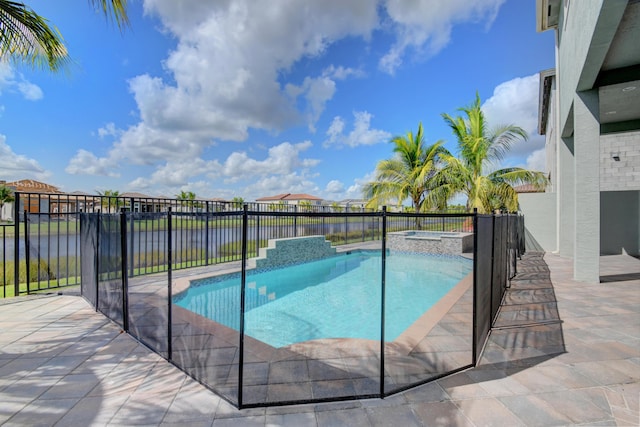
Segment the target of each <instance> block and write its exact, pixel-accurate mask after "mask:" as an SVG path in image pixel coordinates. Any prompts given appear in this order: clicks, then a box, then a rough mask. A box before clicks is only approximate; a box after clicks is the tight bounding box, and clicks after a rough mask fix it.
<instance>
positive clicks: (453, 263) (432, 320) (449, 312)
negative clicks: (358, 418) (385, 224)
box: [384, 215, 473, 394]
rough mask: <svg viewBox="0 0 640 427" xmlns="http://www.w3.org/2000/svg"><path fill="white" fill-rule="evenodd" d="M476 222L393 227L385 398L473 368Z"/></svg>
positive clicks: (441, 220) (412, 221)
mask: <svg viewBox="0 0 640 427" xmlns="http://www.w3.org/2000/svg"><path fill="white" fill-rule="evenodd" d="M407 219H408V221H407ZM469 219H472V218H471V217H452V216H449V217H431V216H430V217H425V216H417V215H416V216H413V217H409V218H403V220H405V222H404V227H399V225H400V224H398V222H397V221H394V220H393V218H392V219H391V221H390V222H391V223H392V224H394V222H395V224H394V225H395V226H394V227H393V228H392V230H393V231H392V232H391V233H388V234H387V239H386V242H387V249H388V256H387V259H386V260H387V263H386V282H385V283H386V298H385V347H384V348H385V358H384V361H385V393H386V394H389V393H393V392H396V391H399V390H402V389H405V388H408V387H409V386H411V385H414V384H417V383H421V382H425V381H428V380H429V379H432V378H436V377H440V376H443V375H445V374H447V373H449V372H452V371H455V370H458V369H460V368H463V367H468V366H469V365H471V364H472V363H473V352H472V349H473V261H472V260H471V259H469V258H468V257H469V256H471V255H472V254H473V226H472V225H471V228H469V226H468V224H467V221H468V220H469ZM454 231H455V233H454ZM466 231H470V233H467V232H466ZM460 232H465V233H460ZM463 242H466V245H465V244H463ZM465 256H466V257H465Z"/></svg>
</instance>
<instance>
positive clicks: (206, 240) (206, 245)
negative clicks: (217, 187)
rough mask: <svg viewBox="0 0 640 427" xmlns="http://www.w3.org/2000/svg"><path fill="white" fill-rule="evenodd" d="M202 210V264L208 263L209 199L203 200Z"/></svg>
mask: <svg viewBox="0 0 640 427" xmlns="http://www.w3.org/2000/svg"><path fill="white" fill-rule="evenodd" d="M205 206H206V208H205V212H204V265H209V201H208V200H207V201H206V202H205Z"/></svg>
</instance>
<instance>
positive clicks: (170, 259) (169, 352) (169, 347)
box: [167, 206, 173, 360]
mask: <svg viewBox="0 0 640 427" xmlns="http://www.w3.org/2000/svg"><path fill="white" fill-rule="evenodd" d="M171 221H172V219H171V206H169V210H168V211H167V281H168V283H167V289H168V292H167V306H168V307H167V308H168V311H167V359H169V360H172V358H173V357H172V352H173V348H172V346H173V344H172V342H171V341H172V339H171V332H172V329H171V323H172V322H173V317H172V315H171V295H172V294H173V286H172V284H171V282H172V281H173V279H172V276H171V272H172V264H173V255H172V253H171V250H172V247H173V245H172V240H173V238H172V236H171Z"/></svg>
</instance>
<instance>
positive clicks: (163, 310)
mask: <svg viewBox="0 0 640 427" xmlns="http://www.w3.org/2000/svg"><path fill="white" fill-rule="evenodd" d="M123 215H124V214H123ZM162 219H166V215H164V214H161V213H155V214H150V213H127V214H126V222H125V224H126V227H125V229H126V230H130V229H132V228H133V227H138V228H142V229H148V230H151V229H153V228H155V225H154V224H155V223H158V222H159V221H160V220H162ZM132 226H133V227H132ZM165 233H166V232H165ZM154 234H155V233H154ZM165 235H166V234H165ZM135 238H136V235H135V234H133V235H132V234H130V233H127V247H128V248H131V247H141V245H140V242H132V239H135ZM135 244H137V246H136V245H135ZM154 246H155V247H156V248H157V249H159V248H160V247H162V245H154ZM157 249H156V250H157ZM141 252H142V253H145V252H146V251H145V250H144V249H142V250H141ZM128 258H129V260H131V259H132V258H131V257H128ZM134 259H139V257H134ZM167 259H168V257H167V253H166V250H164V251H162V253H156V254H154V255H153V256H150V257H149V258H147V260H146V262H149V263H150V262H152V260H153V261H154V262H155V261H159V260H164V262H165V263H166V260H167ZM130 262H131V261H130ZM149 267H151V265H149V264H145V265H144V266H139V267H137V268H149ZM156 268H157V267H156ZM163 269H164V270H166V267H165V268H163ZM127 271H129V272H131V268H128V269H127ZM130 275H132V274H130ZM168 285H169V277H168V274H167V273H166V272H164V273H156V274H150V275H144V276H135V277H129V278H128V279H127V290H128V294H127V295H128V312H129V319H128V320H129V333H130V334H131V335H133V336H134V337H136V338H137V339H138V340H140V341H141V342H143V343H144V344H146V345H147V346H149V347H150V348H152V349H153V350H155V351H156V352H157V353H158V354H160V355H161V356H163V357H166V358H169V295H168Z"/></svg>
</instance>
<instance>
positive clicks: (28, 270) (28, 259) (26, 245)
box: [16, 209, 40, 296]
mask: <svg viewBox="0 0 640 427" xmlns="http://www.w3.org/2000/svg"><path fill="white" fill-rule="evenodd" d="M24 264H25V270H26V273H25V275H26V280H27V294H29V293H30V290H31V286H30V283H31V268H30V267H31V265H30V264H31V245H30V244H29V219H28V218H27V210H26V209H25V210H24ZM36 272H38V273H39V272H40V268H39V266H38V268H36ZM16 296H17V295H16Z"/></svg>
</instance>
